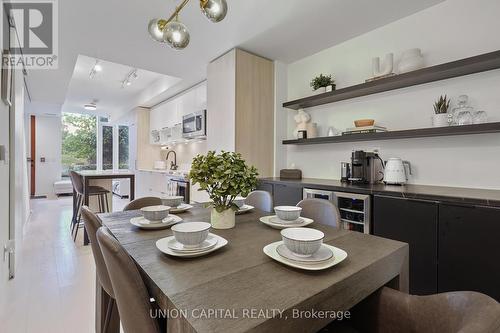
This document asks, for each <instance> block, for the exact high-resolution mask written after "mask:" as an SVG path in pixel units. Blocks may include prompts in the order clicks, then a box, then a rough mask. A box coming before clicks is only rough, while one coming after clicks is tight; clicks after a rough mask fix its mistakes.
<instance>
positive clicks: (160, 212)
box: [141, 205, 170, 221]
mask: <svg viewBox="0 0 500 333" xmlns="http://www.w3.org/2000/svg"><path fill="white" fill-rule="evenodd" d="M169 211H170V207H169V206H162V205H160V206H148V207H143V208H141V213H142V215H143V216H144V218H145V219H146V220H149V221H161V220H163V219H164V218H165V217H167V216H168V212H169Z"/></svg>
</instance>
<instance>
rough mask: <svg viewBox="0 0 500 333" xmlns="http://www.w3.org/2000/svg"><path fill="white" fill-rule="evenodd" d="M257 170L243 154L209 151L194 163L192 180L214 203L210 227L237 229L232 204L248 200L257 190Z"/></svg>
mask: <svg viewBox="0 0 500 333" xmlns="http://www.w3.org/2000/svg"><path fill="white" fill-rule="evenodd" d="M257 175H258V173H257V169H256V168H255V167H254V166H248V165H247V164H246V163H245V160H243V159H242V157H241V154H239V153H232V152H225V151H222V152H221V153H220V154H216V153H215V151H209V152H208V153H207V154H206V155H198V156H196V157H195V158H194V159H193V163H192V166H191V171H190V172H189V179H190V180H191V183H192V184H199V186H200V189H199V191H207V193H208V195H209V197H210V199H211V200H212V201H213V203H212V204H211V205H212V214H211V223H212V227H213V228H215V229H230V228H233V227H234V225H235V222H234V220H235V211H236V210H238V206H236V204H234V203H233V201H234V200H235V199H236V197H237V196H240V195H241V196H243V197H246V196H247V195H248V193H250V192H251V191H252V190H253V189H255V188H256V186H257Z"/></svg>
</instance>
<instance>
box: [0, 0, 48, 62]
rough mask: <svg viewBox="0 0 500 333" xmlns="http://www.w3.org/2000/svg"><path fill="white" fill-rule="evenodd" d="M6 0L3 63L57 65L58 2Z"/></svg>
mask: <svg viewBox="0 0 500 333" xmlns="http://www.w3.org/2000/svg"><path fill="white" fill-rule="evenodd" d="M2 1H3V3H2V11H3V13H2V21H3V22H2V46H3V50H9V51H8V52H5V51H4V55H3V57H2V61H3V65H4V66H7V67H12V68H20V69H21V68H22V67H23V66H24V68H27V69H57V63H58V61H57V53H58V45H57V43H58V38H57V37H58V36H57V28H58V27H57V2H56V1H55V0H44V1H36V2H34V1H22V0H2Z"/></svg>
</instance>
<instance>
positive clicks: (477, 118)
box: [472, 111, 488, 124]
mask: <svg viewBox="0 0 500 333" xmlns="http://www.w3.org/2000/svg"><path fill="white" fill-rule="evenodd" d="M486 122H488V115H487V114H486V111H476V112H474V115H473V116H472V123H473V124H484V123H486Z"/></svg>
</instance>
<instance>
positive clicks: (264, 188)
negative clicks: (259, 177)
mask: <svg viewBox="0 0 500 333" xmlns="http://www.w3.org/2000/svg"><path fill="white" fill-rule="evenodd" d="M257 189H258V190H260V191H267V192H269V193H271V195H273V184H271V183H265V182H259V183H258V184H257Z"/></svg>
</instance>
